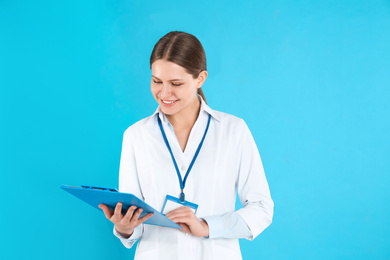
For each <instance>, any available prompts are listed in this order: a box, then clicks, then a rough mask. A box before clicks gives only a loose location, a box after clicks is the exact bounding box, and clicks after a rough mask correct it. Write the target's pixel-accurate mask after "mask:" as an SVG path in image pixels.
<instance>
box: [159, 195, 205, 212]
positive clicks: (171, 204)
mask: <svg viewBox="0 0 390 260" xmlns="http://www.w3.org/2000/svg"><path fill="white" fill-rule="evenodd" d="M181 206H186V207H189V208H191V209H192V211H193V212H194V214H196V211H197V209H198V205H197V204H195V203H192V202H189V201H184V202H181V201H180V199H178V198H175V197H173V196H171V195H167V197H166V198H165V202H164V206H163V208H162V210H161V213H162V214H164V215H165V214H166V213H168V212H170V211H172V210H174V209H177V208H180V207H181Z"/></svg>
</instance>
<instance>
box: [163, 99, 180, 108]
mask: <svg viewBox="0 0 390 260" xmlns="http://www.w3.org/2000/svg"><path fill="white" fill-rule="evenodd" d="M177 101H178V100H164V99H161V103H162V104H163V105H164V106H166V107H170V106H173V105H174V104H175V103H176V102H177Z"/></svg>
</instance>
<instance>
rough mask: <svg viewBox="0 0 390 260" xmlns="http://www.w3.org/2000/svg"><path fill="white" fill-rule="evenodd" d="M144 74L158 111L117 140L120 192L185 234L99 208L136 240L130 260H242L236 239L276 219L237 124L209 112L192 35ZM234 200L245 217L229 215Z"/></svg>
mask: <svg viewBox="0 0 390 260" xmlns="http://www.w3.org/2000/svg"><path fill="white" fill-rule="evenodd" d="M150 67H151V70H152V79H151V92H152V94H153V97H154V98H155V100H156V101H157V103H158V105H159V106H158V108H157V110H156V111H155V113H154V114H153V115H152V116H150V117H148V118H145V119H143V120H141V121H139V122H137V123H135V124H134V125H132V126H130V127H129V128H128V129H127V130H126V132H125V134H124V137H123V145H122V156H121V164H120V173H119V190H120V191H121V192H128V193H132V194H134V195H136V196H137V197H140V198H142V199H143V200H145V201H146V202H147V203H148V204H150V205H152V206H153V207H154V208H156V209H162V210H161V211H162V212H163V213H164V214H165V213H166V216H167V217H168V218H170V219H171V220H172V221H174V222H175V223H177V224H178V225H180V226H181V227H182V229H181V230H180V231H179V230H177V229H170V228H165V227H159V226H151V225H144V224H143V223H144V222H145V221H146V220H147V219H148V218H149V217H150V215H145V216H143V217H140V216H141V212H142V209H136V208H135V207H130V208H129V210H128V211H127V212H126V214H124V215H123V214H122V213H121V207H122V204H121V203H118V204H117V206H116V209H115V210H114V211H111V210H110V209H108V207H107V206H105V205H101V208H102V209H103V211H104V213H105V216H106V217H107V218H108V219H109V220H110V221H112V222H113V223H114V224H115V227H114V234H115V235H116V236H117V237H118V238H119V239H120V240H121V241H122V243H123V244H124V245H125V246H126V247H129V248H130V247H132V246H133V244H134V243H135V242H136V241H137V240H138V239H140V243H139V244H138V247H137V251H136V256H135V258H136V259H241V258H242V257H241V252H240V247H239V243H238V239H239V238H245V239H248V240H253V239H254V238H255V237H256V236H258V235H259V234H260V233H261V232H262V231H263V230H264V229H265V228H267V227H268V225H270V223H271V222H272V217H273V201H272V199H271V196H270V192H269V188H268V183H267V180H266V178H265V174H264V170H263V165H262V162H261V159H260V155H259V152H258V150H257V147H256V144H255V142H254V140H253V137H252V135H251V132H250V131H249V129H248V127H247V125H246V124H245V122H244V121H243V120H242V119H239V118H237V117H235V116H232V115H229V114H225V113H222V112H218V111H215V110H212V109H211V108H210V107H209V106H208V105H207V104H206V102H205V98H204V95H203V92H202V91H201V87H202V85H203V83H204V82H205V80H206V78H207V67H206V56H205V52H204V50H203V47H202V45H201V43H200V42H199V40H198V39H197V38H196V37H195V36H193V35H190V34H188V33H184V32H176V31H175V32H170V33H168V34H167V35H165V36H164V37H162V38H161V39H160V40H159V41H158V42H157V44H156V45H155V47H154V49H153V52H152V55H151V58H150ZM175 172H176V174H175ZM178 180H179V182H178ZM187 180H188V185H187ZM178 184H179V185H178ZM237 193H238V195H239V198H240V200H241V203H242V205H243V208H241V209H239V210H237V211H235V202H236V196H237ZM175 197H179V198H180V199H179V198H175ZM168 201H169V203H168V204H169V205H170V208H169V209H166V208H165V205H166V204H167V203H166V202H168ZM172 205H174V206H173V207H172Z"/></svg>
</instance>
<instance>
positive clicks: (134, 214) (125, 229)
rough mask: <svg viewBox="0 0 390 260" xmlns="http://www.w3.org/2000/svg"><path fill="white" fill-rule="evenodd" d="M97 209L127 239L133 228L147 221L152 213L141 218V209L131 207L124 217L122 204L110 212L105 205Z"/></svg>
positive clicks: (119, 203) (118, 204)
mask: <svg viewBox="0 0 390 260" xmlns="http://www.w3.org/2000/svg"><path fill="white" fill-rule="evenodd" d="M99 208H100V209H102V210H103V212H104V215H105V216H106V218H107V219H108V220H110V221H111V222H112V223H114V225H115V229H116V231H118V232H119V233H120V234H121V235H122V236H123V237H125V238H129V237H130V236H131V235H132V234H133V232H134V228H136V227H138V226H139V225H140V224H142V223H144V222H145V221H146V220H148V219H149V218H150V217H151V216H153V213H149V214H147V215H145V216H143V217H142V218H140V217H139V216H140V215H141V213H142V211H143V209H141V208H139V209H137V207H136V206H131V207H130V208H129V209H128V210H127V212H126V214H125V215H123V214H122V203H121V202H118V203H117V204H116V207H115V209H114V210H113V211H112V210H110V209H109V208H108V207H107V205H104V204H100V205H99Z"/></svg>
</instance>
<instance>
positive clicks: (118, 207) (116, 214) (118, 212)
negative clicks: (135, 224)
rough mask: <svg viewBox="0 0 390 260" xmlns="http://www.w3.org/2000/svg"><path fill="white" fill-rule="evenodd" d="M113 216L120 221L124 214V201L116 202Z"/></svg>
mask: <svg viewBox="0 0 390 260" xmlns="http://www.w3.org/2000/svg"><path fill="white" fill-rule="evenodd" d="M113 217H114V218H115V219H116V220H117V221H119V220H121V219H122V218H123V215H122V203H121V202H118V203H117V204H116V206H115V210H114V215H113Z"/></svg>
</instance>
